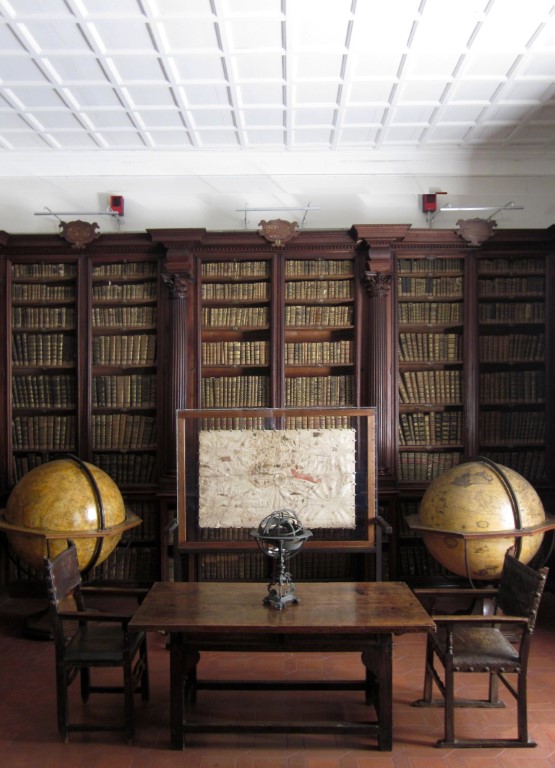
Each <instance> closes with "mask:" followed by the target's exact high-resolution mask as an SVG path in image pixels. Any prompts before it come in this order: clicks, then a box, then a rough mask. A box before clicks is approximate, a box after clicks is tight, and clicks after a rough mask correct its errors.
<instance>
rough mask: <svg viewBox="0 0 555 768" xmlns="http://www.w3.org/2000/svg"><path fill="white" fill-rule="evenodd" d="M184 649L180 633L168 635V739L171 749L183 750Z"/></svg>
mask: <svg viewBox="0 0 555 768" xmlns="http://www.w3.org/2000/svg"><path fill="white" fill-rule="evenodd" d="M183 656H184V649H183V635H182V633H181V632H172V633H171V634H170V739H171V748H172V749H180V750H181V749H183V747H184V735H183V718H184V701H183V691H184V684H185V680H184V677H183V675H184V658H183Z"/></svg>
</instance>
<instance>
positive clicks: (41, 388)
mask: <svg viewBox="0 0 555 768" xmlns="http://www.w3.org/2000/svg"><path fill="white" fill-rule="evenodd" d="M12 381H13V383H12V399H13V405H14V407H15V408H37V407H41V408H71V407H74V406H75V402H76V380H75V376H72V375H68V374H55V375H46V374H42V373H41V374H37V375H30V376H14V377H13V380H12Z"/></svg>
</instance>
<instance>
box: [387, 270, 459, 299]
mask: <svg viewBox="0 0 555 768" xmlns="http://www.w3.org/2000/svg"><path fill="white" fill-rule="evenodd" d="M398 287H399V296H450V297H452V298H462V291H463V278H462V275H457V276H456V277H399V278H398Z"/></svg>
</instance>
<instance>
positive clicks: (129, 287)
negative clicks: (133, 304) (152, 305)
mask: <svg viewBox="0 0 555 768" xmlns="http://www.w3.org/2000/svg"><path fill="white" fill-rule="evenodd" d="M157 293H158V283H157V282H156V280H149V281H148V282H144V283H112V282H108V283H101V284H98V285H93V301H129V300H131V301H133V300H141V301H143V300H147V301H154V299H156V295H157Z"/></svg>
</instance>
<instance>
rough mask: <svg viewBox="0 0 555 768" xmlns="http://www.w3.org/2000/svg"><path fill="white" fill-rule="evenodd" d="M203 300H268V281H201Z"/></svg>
mask: <svg viewBox="0 0 555 768" xmlns="http://www.w3.org/2000/svg"><path fill="white" fill-rule="evenodd" d="M201 293H202V299H203V301H211V300H212V301H268V299H269V298H270V283H265V282H264V283H262V282H258V283H203V284H202V288H201Z"/></svg>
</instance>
